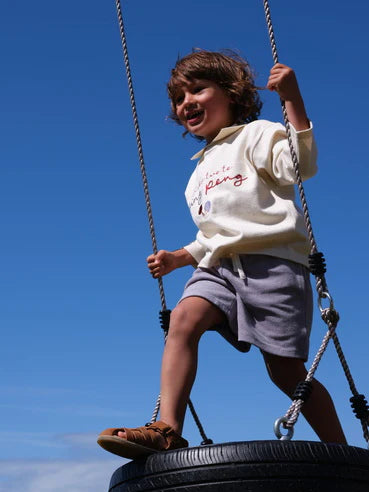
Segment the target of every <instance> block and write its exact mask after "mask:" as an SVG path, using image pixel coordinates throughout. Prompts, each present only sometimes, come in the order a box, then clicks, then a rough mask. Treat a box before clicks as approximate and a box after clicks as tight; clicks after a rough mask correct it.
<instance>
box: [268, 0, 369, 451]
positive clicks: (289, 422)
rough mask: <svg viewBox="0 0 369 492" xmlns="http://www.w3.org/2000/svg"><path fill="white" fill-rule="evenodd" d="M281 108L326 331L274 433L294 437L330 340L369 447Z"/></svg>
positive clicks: (364, 409) (365, 413)
mask: <svg viewBox="0 0 369 492" xmlns="http://www.w3.org/2000/svg"><path fill="white" fill-rule="evenodd" d="M263 4H264V12H265V18H266V23H267V28H268V33H269V39H270V45H271V48H272V56H273V61H274V63H278V53H277V46H276V42H275V37H274V30H273V24H272V19H271V14H270V8H269V3H268V0H263ZM281 106H282V113H283V119H284V123H285V127H286V133H287V140H288V145H289V148H290V152H291V158H292V163H293V167H294V171H295V175H296V184H297V187H298V191H299V195H300V200H301V205H302V210H303V214H304V220H305V225H306V229H307V232H308V237H309V242H310V256H309V261H310V269H311V271H312V273H313V274H314V275H315V279H316V289H317V292H318V302H319V308H320V311H321V317H322V319H323V321H324V322H325V323H326V325H327V326H328V331H327V333H326V335H325V336H324V338H323V341H322V344H321V346H320V348H319V350H318V352H317V354H316V356H315V358H314V361H313V363H312V365H311V368H310V370H309V371H308V373H307V376H306V378H305V382H304V383H305V386H304V385H302V386H303V387H302V389H300V388H299V387H298V388H297V389H296V391H295V395H294V400H293V402H292V405H291V407H290V408H289V409H288V411H287V413H286V415H285V416H284V417H281V418H280V419H278V420H277V421H276V423H275V432H276V435H277V437H278V438H279V439H291V437H292V435H293V428H294V425H295V423H296V422H297V419H298V417H299V414H300V412H301V408H302V406H303V404H304V401H305V400H306V399H307V398H308V396H309V392H310V391H311V382H312V380H313V377H314V374H315V372H316V370H317V368H318V365H319V362H320V360H321V358H322V356H323V354H324V352H325V350H326V348H327V346H328V343H329V341H330V339H332V340H333V343H334V345H335V348H336V351H337V354H338V357H339V360H340V362H341V365H342V368H343V370H344V373H345V376H346V379H347V381H348V384H349V387H350V390H351V392H352V394H353V397H352V398H351V399H350V401H351V402H352V407H353V409H354V412H355V414H356V416H357V418H358V419H359V420H360V421H361V426H362V429H363V434H364V438H365V440H366V441H367V443H369V429H368V427H369V407H368V404H367V402H366V400H365V397H364V395H360V394H359V393H358V391H357V389H356V387H355V383H354V380H353V378H352V375H351V373H350V370H349V367H348V364H347V362H346V359H345V356H344V354H343V351H342V348H341V344H340V342H339V340H338V336H337V333H336V327H337V324H338V321H339V315H338V313H337V311H336V310H335V309H334V304H333V300H332V297H331V295H330V293H329V290H328V286H327V282H326V279H325V276H324V273H325V271H326V269H325V265H324V258H323V255H322V253H319V252H318V248H317V244H316V241H315V238H314V234H313V228H312V225H311V219H310V214H309V209H308V205H307V200H306V196H305V190H304V187H303V184H302V179H301V175H300V170H299V163H298V158H297V155H296V151H295V149H294V146H293V143H292V137H291V128H290V123H289V121H288V116H287V110H286V105H285V103H284V101H282V100H281ZM323 299H328V300H329V303H330V305H329V307H328V308H325V309H323V307H322V300H323ZM280 425H283V427H284V428H285V429H288V433H287V435H283V434H282V433H281V432H280Z"/></svg>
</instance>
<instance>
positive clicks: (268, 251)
mask: <svg viewBox="0 0 369 492" xmlns="http://www.w3.org/2000/svg"><path fill="white" fill-rule="evenodd" d="M291 131H292V140H293V144H294V148H295V150H296V153H297V157H298V160H299V169H300V174H301V177H302V179H303V180H305V179H307V178H310V177H311V176H313V175H314V174H315V173H316V171H317V167H316V156H317V152H316V146H315V141H314V137H313V132H312V126H311V127H310V129H308V130H303V131H296V130H295V129H294V128H293V127H292V125H291ZM197 158H199V161H198V164H197V166H196V168H195V170H194V172H193V174H192V176H191V178H190V180H189V182H188V185H187V188H186V191H185V196H186V200H187V203H188V206H189V208H190V211H191V215H192V218H193V220H194V222H195V224H196V226H197V227H198V229H199V232H198V233H197V236H196V240H195V241H194V242H192V243H191V244H189V245H187V246H185V249H186V250H187V251H188V252H189V253H190V254H191V255H192V256H193V257H194V258H195V260H196V261H197V263H198V266H199V267H205V268H210V267H212V266H214V265H216V264H217V263H218V262H219V259H220V258H224V257H232V256H235V255H236V256H237V255H239V254H244V253H246V254H265V255H271V256H277V257H280V258H284V259H288V260H292V261H295V262H297V263H302V264H304V265H307V264H308V262H307V260H308V254H309V244H308V240H307V232H306V228H305V224H304V220H303V216H302V212H301V210H300V209H299V207H298V206H297V205H296V204H295V186H294V184H295V182H296V178H295V172H294V169H293V164H292V160H291V155H290V150H289V147H288V142H287V136H286V131H285V127H284V126H283V125H281V124H280V123H272V122H270V121H266V120H257V121H254V122H252V123H249V124H246V125H239V126H232V127H228V128H223V129H222V130H221V131H220V132H219V134H218V135H217V136H216V137H215V139H214V140H213V141H212V142H211V143H210V144H209V145H207V146H206V147H205V148H204V149H202V150H201V151H200V152H198V153H197V154H196V155H195V156H193V157H192V159H197Z"/></svg>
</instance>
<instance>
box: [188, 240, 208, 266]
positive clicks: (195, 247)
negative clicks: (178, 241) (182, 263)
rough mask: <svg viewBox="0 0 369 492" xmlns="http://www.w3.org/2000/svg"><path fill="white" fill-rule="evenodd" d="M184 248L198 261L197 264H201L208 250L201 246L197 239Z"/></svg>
mask: <svg viewBox="0 0 369 492" xmlns="http://www.w3.org/2000/svg"><path fill="white" fill-rule="evenodd" d="M183 248H184V249H185V250H186V251H188V252H189V253H190V255H191V256H193V257H194V258H195V260H196V262H197V263H200V261H201V260H202V258H203V257H204V256H205V253H206V249H205V248H204V247H203V246H201V244H200V243H199V241H198V240H197V239H196V240H195V241H193V242H192V243H190V244H187V246H183Z"/></svg>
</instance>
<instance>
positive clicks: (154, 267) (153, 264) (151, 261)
mask: <svg viewBox="0 0 369 492" xmlns="http://www.w3.org/2000/svg"><path fill="white" fill-rule="evenodd" d="M165 253H166V251H163V250H161V251H159V252H158V253H156V254H152V255H150V256H148V257H147V266H148V268H149V270H150V273H151V275H152V276H153V277H154V278H158V277H161V276H162V275H164V267H165V264H164V257H165Z"/></svg>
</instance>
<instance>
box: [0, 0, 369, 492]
mask: <svg viewBox="0 0 369 492" xmlns="http://www.w3.org/2000/svg"><path fill="white" fill-rule="evenodd" d="M270 4H271V5H270V6H271V11H272V18H273V22H274V24H275V34H276V38H277V46H278V49H279V57H280V61H281V62H283V63H286V64H289V65H291V66H292V67H293V68H294V69H295V70H296V73H297V75H298V79H299V82H300V86H301V90H302V92H303V95H304V98H305V102H306V106H307V109H308V113H309V115H310V117H311V119H312V120H313V122H314V127H315V133H316V138H317V142H318V147H319V168H320V170H319V173H318V175H317V176H316V177H315V178H313V179H312V180H311V182H308V183H306V193H307V196H308V201H309V206H310V211H311V216H312V221H313V227H314V231H315V235H316V239H317V242H318V246H319V248H320V249H321V250H322V251H323V252H324V253H325V256H326V260H327V265H328V272H327V280H328V285H329V288H330V292H331V294H332V296H333V298H334V301H335V305H336V307H337V310H338V311H339V313H340V315H341V321H340V324H339V328H338V333H339V337H340V340H341V343H342V346H343V350H344V353H345V355H346V357H347V360H348V362H349V365H350V368H351V370H352V374H353V376H354V379H355V381H356V384H357V387H358V390H359V392H361V393H364V394H366V396H367V398H368V393H369V384H368V379H367V374H368V346H369V331H368V322H367V316H366V310H365V309H366V308H365V306H367V302H368V288H367V278H368V274H369V268H368V261H367V252H368V212H367V207H366V197H367V195H368V188H367V182H368V170H367V166H368V158H367V154H368V152H367V148H366V144H367V143H368V130H369V128H368V114H369V108H368V93H367V86H368V79H369V73H368V55H367V46H368V45H369V43H368V30H367V26H366V22H367V21H366V19H367V18H368V15H369V6H368V2H367V1H365V0H356V1H355V0H354V1H353V2H351V3H348V2H336V1H334V0H326V1H324V2H322V1H321V0H319V1H318V0H310V1H309V2H296V1H295V0H284V1H283V2H277V1H275V0H274V1H272V0H271V2H270ZM122 5H123V9H124V15H125V24H126V30H127V36H128V44H129V50H130V59H131V66H132V72H133V78H134V84H135V90H136V100H137V106H138V112H139V118H140V122H141V130H142V137H143V144H144V154H145V161H146V166H147V173H148V178H149V182H150V192H151V198H152V204H153V212H154V219H155V226H156V232H157V238H158V245H159V248H163V249H176V248H178V247H181V246H182V245H183V244H187V243H188V242H190V241H191V240H192V239H193V237H194V235H195V232H196V231H195V228H194V226H193V224H192V222H191V218H190V216H189V213H188V211H187V207H186V204H185V201H184V197H183V191H184V188H185V184H186V182H187V179H188V177H189V175H190V173H191V169H192V166H193V163H191V161H189V157H190V156H191V155H193V154H194V153H195V152H196V151H197V149H199V143H198V142H196V141H195V140H193V139H191V138H186V139H183V138H182V137H181V130H180V128H179V127H177V126H176V125H175V124H174V123H172V122H170V121H168V120H167V119H166V115H167V114H168V100H167V96H166V93H165V83H166V81H167V79H168V75H169V71H170V69H171V68H172V66H173V64H174V62H175V60H176V59H177V57H178V55H184V54H187V53H188V52H189V51H191V49H192V48H193V47H200V48H205V49H210V50H218V49H222V48H232V49H237V50H239V51H240V52H241V53H242V54H243V55H244V56H245V57H246V58H247V59H248V60H249V62H250V63H251V64H252V65H253V67H254V69H255V71H256V73H257V82H258V84H259V85H260V86H263V85H264V84H265V83H266V80H267V77H268V72H269V69H270V67H271V65H272V57H271V51H270V46H269V40H268V37H267V31H266V27H265V19H264V13H263V5H262V1H261V0H253V1H252V0H248V1H242V0H233V2H225V1H220V0H211V1H210V0H205V1H197V0H196V1H195V0H188V1H187V2H173V1H169V0H162V1H160V2H149V1H147V0H144V1H142V2H137V1H132V0H131V1H127V2H125V1H123V2H122ZM1 10H2V12H1V20H0V23H1V29H0V43H1V52H2V55H1V65H2V67H1V68H2V70H1V77H0V84H1V113H2V117H1V123H0V124H1V146H0V153H1V184H0V187H1V188H0V200H1V287H0V289H1V294H0V299H1V301H0V302H1V309H0V323H1V333H2V341H1V348H0V351H1V356H0V365H1V375H2V378H1V383H0V410H1V419H0V429H1V432H0V439H1V446H0V475H1V477H2V478H1V479H0V490H1V491H4V492H12V491H19V490H22V491H23V492H36V491H37V492H51V491H53V492H61V491H65V490H68V491H70V492H87V491H88V492H102V491H103V490H107V488H108V483H109V479H110V476H111V473H112V472H113V471H114V470H115V469H116V468H117V467H118V466H119V465H120V464H121V463H122V462H123V461H122V460H120V459H118V458H116V457H114V456H113V455H109V454H108V453H106V452H105V451H103V450H102V449H100V448H99V447H98V446H97V444H96V436H97V434H98V433H99V432H100V431H101V430H103V429H104V428H106V427H113V426H122V425H126V426H137V425H142V424H144V423H145V422H147V421H148V420H149V419H150V418H151V414H152V409H153V407H154V403H155V401H156V397H157V394H158V391H159V369H160V360H161V353H162V347H163V337H162V333H161V330H160V328H159V322H158V312H159V310H160V299H159V295H158V289H157V282H156V281H154V280H152V278H151V277H150V275H149V274H148V271H147V268H146V261H145V259H146V256H147V255H148V254H150V252H151V242H150V237H149V232H148V225H147V218H146V211H145V206H144V200H143V192H142V187H141V181H140V175H139V168H138V159H137V152H136V147H135V137H134V131H133V125H132V120H131V113H130V106H129V100H128V95H127V83H126V80H125V73H124V69H123V60H122V52H121V44H120V38H119V31H118V25H117V19H116V12H115V3H114V2H113V0H111V1H106V0H105V1H101V0H100V1H99V0H90V1H89V2H87V1H83V0H81V1H76V0H73V1H72V0H65V1H64V2H57V3H55V2H49V1H46V0H38V1H36V2H26V1H24V0H20V1H18V2H11V1H8V0H7V1H5V2H3V5H2V9H1ZM261 98H262V100H263V101H264V108H263V113H262V117H263V118H266V119H271V120H276V121H280V120H281V113H280V107H279V100H278V97H277V96H276V95H275V94H269V93H267V92H266V91H262V92H261ZM190 274H191V268H190V267H188V268H185V269H182V270H180V271H177V272H174V273H173V274H171V275H170V276H169V277H167V278H165V281H164V284H165V289H166V296H167V304H168V307H170V308H173V307H174V306H175V304H176V302H177V299H178V297H179V296H180V295H181V292H182V288H183V285H184V283H185V281H186V279H187V278H188V277H189V275H190ZM324 333H325V325H324V324H323V322H322V321H321V320H320V317H319V311H318V308H317V309H316V312H315V320H314V328H313V334H312V337H311V356H310V359H309V364H310V363H311V361H312V358H313V356H314V354H315V352H316V350H317V349H318V347H319V345H320V342H321V339H322V337H323V335H324ZM317 377H318V378H319V379H321V380H322V381H323V382H324V383H325V384H326V385H327V387H328V388H329V389H330V391H331V393H332V396H333V398H334V401H335V403H336V406H337V410H338V413H339V415H340V417H341V419H342V423H343V427H344V430H345V432H346V434H347V437H348V440H349V442H350V444H352V445H355V446H362V447H365V441H364V439H363V437H362V434H361V426H360V422H359V421H357V420H356V418H355V417H354V416H353V414H352V411H351V409H350V406H349V401H348V400H349V397H350V396H351V394H350V392H349V389H348V385H347V382H346V379H345V377H344V374H343V371H342V369H341V367H340V364H339V361H338V358H337V356H336V353H335V351H334V348H333V346H329V347H328V350H327V352H326V354H325V356H324V358H323V361H322V363H321V365H320V367H319V369H318V373H317ZM192 400H193V402H194V404H195V407H196V409H197V411H198V414H199V416H200V418H201V420H202V422H203V425H204V427H205V430H206V432H207V434H208V435H209V437H211V438H212V439H213V440H214V441H215V442H226V441H235V440H241V441H242V440H264V439H274V438H275V437H274V433H273V423H274V420H275V419H276V418H277V417H280V416H281V415H284V414H285V412H286V410H287V409H288V407H289V401H288V399H287V398H286V397H285V396H283V395H282V394H280V393H279V391H278V390H277V389H276V388H275V387H274V386H273V385H272V383H270V382H269V380H268V378H267V375H266V371H265V369H264V367H263V364H262V360H261V356H260V354H259V351H258V350H257V349H253V350H252V351H251V352H250V353H249V354H240V353H238V352H237V351H235V350H234V349H233V348H232V347H231V346H229V345H228V344H227V343H226V342H224V341H223V339H222V338H221V337H220V336H219V335H217V334H215V333H209V334H206V335H205V336H204V338H203V340H202V342H201V347H200V363H199V372H198V379H197V381H196V384H195V387H194V390H193V394H192ZM184 436H185V437H186V438H188V439H189V440H190V443H191V445H198V444H199V442H200V437H199V435H198V432H197V429H196V427H195V425H194V423H193V420H192V417H191V416H190V415H188V416H187V420H186V424H185V429H184ZM295 439H298V440H316V439H317V438H316V436H315V435H314V434H313V432H312V431H311V430H310V429H309V427H308V426H307V424H306V423H305V422H304V419H303V418H302V417H301V419H300V420H299V421H298V423H297V425H296V429H295Z"/></svg>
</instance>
